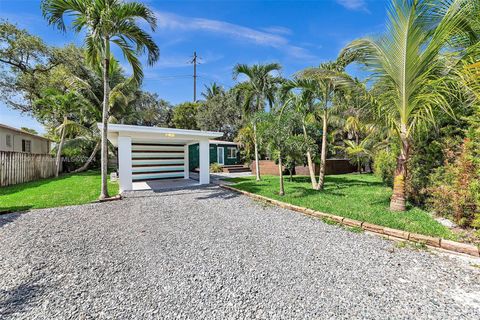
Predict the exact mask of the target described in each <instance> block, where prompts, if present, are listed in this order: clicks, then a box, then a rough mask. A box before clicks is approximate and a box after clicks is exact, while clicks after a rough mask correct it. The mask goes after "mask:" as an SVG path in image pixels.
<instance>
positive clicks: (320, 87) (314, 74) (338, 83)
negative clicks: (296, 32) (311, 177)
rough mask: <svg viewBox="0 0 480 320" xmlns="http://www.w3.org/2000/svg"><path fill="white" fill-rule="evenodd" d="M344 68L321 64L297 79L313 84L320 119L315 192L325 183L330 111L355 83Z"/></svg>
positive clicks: (339, 65)
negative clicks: (344, 91) (320, 129)
mask: <svg viewBox="0 0 480 320" xmlns="http://www.w3.org/2000/svg"><path fill="white" fill-rule="evenodd" d="M343 69H344V67H343V65H342V64H341V63H339V62H337V61H333V62H327V63H322V64H320V66H318V67H316V68H307V69H305V70H303V71H301V72H300V73H299V77H300V78H303V79H309V80H311V81H314V82H315V84H316V85H315V87H314V88H313V89H310V90H314V93H315V97H316V99H318V100H319V103H317V104H316V105H318V106H319V107H320V109H321V117H322V148H321V155H320V173H319V177H318V183H317V184H316V186H315V189H316V190H322V189H323V186H324V183H325V168H326V163H327V144H328V140H327V137H328V133H329V132H328V124H329V114H330V112H331V110H332V109H335V108H337V107H339V105H338V104H336V103H335V102H336V101H335V100H336V95H337V94H338V93H339V92H341V91H342V90H351V89H352V88H354V86H355V82H354V80H353V79H351V78H350V77H349V76H348V75H347V74H346V73H345V72H344V70H343Z"/></svg>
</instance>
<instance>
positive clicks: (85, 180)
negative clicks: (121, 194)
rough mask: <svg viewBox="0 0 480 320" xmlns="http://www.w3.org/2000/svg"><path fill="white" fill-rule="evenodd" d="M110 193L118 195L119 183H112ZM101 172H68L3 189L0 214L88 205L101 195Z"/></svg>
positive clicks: (109, 184) (109, 186) (0, 191)
mask: <svg viewBox="0 0 480 320" xmlns="http://www.w3.org/2000/svg"><path fill="white" fill-rule="evenodd" d="M108 190H109V192H110V195H111V196H112V195H116V194H118V184H117V183H115V182H110V181H109V183H108ZM99 192H100V173H99V172H98V171H86V172H82V173H76V174H64V175H61V176H59V177H58V178H50V179H42V180H37V181H32V182H27V183H22V184H17V185H13V186H8V187H2V188H0V213H4V212H14V211H24V210H28V209H40V208H51V207H61V206H68V205H76V204H84V203H89V202H92V201H93V200H96V199H97V198H98V195H99Z"/></svg>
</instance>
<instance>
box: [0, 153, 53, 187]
mask: <svg viewBox="0 0 480 320" xmlns="http://www.w3.org/2000/svg"><path fill="white" fill-rule="evenodd" d="M55 170H56V166H55V158H53V157H52V156H50V155H48V154H33V153H23V152H12V151H0V187H5V186H9V185H13V184H17V183H22V182H28V181H34V180H38V179H43V178H50V177H53V176H54V175H55Z"/></svg>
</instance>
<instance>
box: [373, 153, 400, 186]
mask: <svg viewBox="0 0 480 320" xmlns="http://www.w3.org/2000/svg"><path fill="white" fill-rule="evenodd" d="M396 166H397V153H396V152H392V151H387V150H380V151H378V152H377V153H376V154H375V156H374V159H373V173H374V174H375V175H376V176H377V177H379V178H381V179H382V181H383V182H384V183H386V184H387V185H388V186H390V187H392V186H393V176H394V173H395V168H396Z"/></svg>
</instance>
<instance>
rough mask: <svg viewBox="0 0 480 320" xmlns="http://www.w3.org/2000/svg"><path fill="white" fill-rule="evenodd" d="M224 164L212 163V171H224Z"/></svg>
mask: <svg viewBox="0 0 480 320" xmlns="http://www.w3.org/2000/svg"><path fill="white" fill-rule="evenodd" d="M222 171H223V170H222V166H221V165H220V164H218V163H216V162H214V163H212V164H211V165H210V172H212V173H218V172H222Z"/></svg>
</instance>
